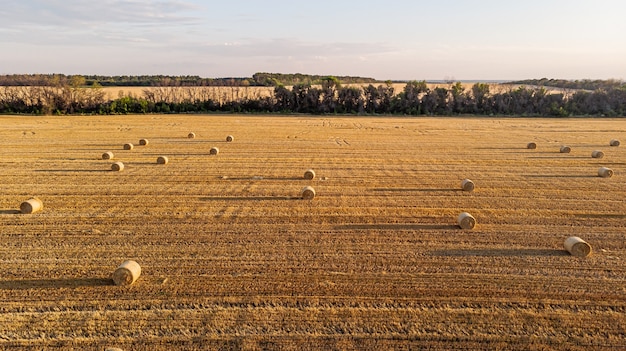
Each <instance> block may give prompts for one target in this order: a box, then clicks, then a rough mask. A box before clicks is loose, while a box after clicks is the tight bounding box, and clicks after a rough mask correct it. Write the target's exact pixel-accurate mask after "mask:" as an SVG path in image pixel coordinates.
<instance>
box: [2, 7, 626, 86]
mask: <svg viewBox="0 0 626 351" xmlns="http://www.w3.org/2000/svg"><path fill="white" fill-rule="evenodd" d="M0 18H1V19H2V20H1V21H0V74H10V73H65V74H103V75H140V74H167V75H199V76H202V77H232V76H235V77H244V76H251V75H252V74H253V73H255V72H280V73H308V74H321V75H329V74H333V75H358V76H366V77H373V78H377V79H383V80H384V79H397V80H408V79H432V80H440V79H444V78H454V79H458V80H471V79H485V80H486V79H504V80H507V79H526V78H542V77H548V78H564V79H584V78H590V79H606V78H617V79H626V1H623V0H594V1H592V0H543V1H539V0H524V1H504V0H500V1H495V0H484V1H480V0H467V1H461V0H428V1H421V0H415V1H409V0H376V1H374V0H360V1H342V0H334V1H330V0H316V1H292V0H289V1H288V0H258V1H255V0H239V1H238V0H231V1H227V0H219V1H212V0H211V1H198V0H162V1H147V0H98V1H95V0H90V1H86V0H45V1H44V0H21V1H12V0H11V1H9V0H0Z"/></svg>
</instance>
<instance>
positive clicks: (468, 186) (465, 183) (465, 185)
mask: <svg viewBox="0 0 626 351" xmlns="http://www.w3.org/2000/svg"><path fill="white" fill-rule="evenodd" d="M474 187H475V186H474V182H472V181H471V180H469V179H463V180H462V181H461V189H463V191H468V192H472V191H474Z"/></svg>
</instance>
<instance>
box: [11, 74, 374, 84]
mask: <svg viewBox="0 0 626 351" xmlns="http://www.w3.org/2000/svg"><path fill="white" fill-rule="evenodd" d="M326 77H327V76H319V75H310V74H301V73H295V74H283V73H263V72H260V73H255V74H254V75H252V77H232V78H201V77H200V76H167V75H139V76H104V75H85V76H83V75H80V76H79V75H65V74H7V75H0V86H62V85H66V84H69V82H71V81H72V80H73V79H74V80H75V79H83V78H84V80H82V82H83V85H84V86H85V87H91V86H103V87H203V86H213V87H214V86H220V87H224V86H226V87H231V86H232V87H247V86H265V87H274V86H278V85H297V84H312V85H316V84H321V83H322V81H323V80H324V79H325V78H326ZM337 79H339V80H340V81H341V82H342V83H343V84H354V83H377V82H378V81H377V80H375V79H373V78H363V77H351V76H340V77H337Z"/></svg>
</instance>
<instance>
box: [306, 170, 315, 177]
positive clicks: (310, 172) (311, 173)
mask: <svg viewBox="0 0 626 351" xmlns="http://www.w3.org/2000/svg"><path fill="white" fill-rule="evenodd" d="M313 178H315V171H314V170H312V169H307V170H306V171H304V179H309V180H311V179H313Z"/></svg>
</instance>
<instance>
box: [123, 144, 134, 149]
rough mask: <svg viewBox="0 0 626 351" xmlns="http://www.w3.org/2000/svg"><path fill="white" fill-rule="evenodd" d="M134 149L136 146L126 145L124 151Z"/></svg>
mask: <svg viewBox="0 0 626 351" xmlns="http://www.w3.org/2000/svg"><path fill="white" fill-rule="evenodd" d="M134 147H135V145H133V144H131V143H126V144H124V150H132V149H133V148H134Z"/></svg>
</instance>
